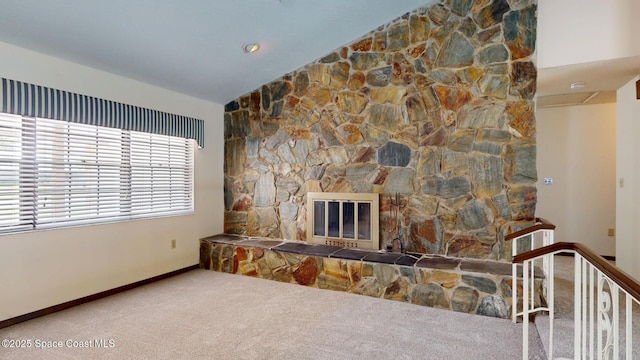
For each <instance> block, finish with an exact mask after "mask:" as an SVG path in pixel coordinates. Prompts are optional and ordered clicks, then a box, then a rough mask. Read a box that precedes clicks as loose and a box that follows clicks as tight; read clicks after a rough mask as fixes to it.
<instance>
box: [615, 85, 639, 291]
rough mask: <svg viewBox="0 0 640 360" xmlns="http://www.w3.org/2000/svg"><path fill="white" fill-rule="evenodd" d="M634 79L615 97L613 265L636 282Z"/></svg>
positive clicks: (636, 125)
mask: <svg viewBox="0 0 640 360" xmlns="http://www.w3.org/2000/svg"><path fill="white" fill-rule="evenodd" d="M638 79H640V77H636V78H635V79H633V80H632V81H630V82H629V83H627V84H626V85H624V86H623V87H622V88H620V89H618V94H617V98H618V100H617V109H616V111H617V113H618V119H617V121H618V130H617V139H618V146H617V150H616V161H617V171H616V178H617V179H618V181H620V179H622V180H623V182H624V184H623V187H621V186H620V184H619V183H617V184H616V185H617V187H616V189H617V191H616V213H617V218H616V227H617V229H618V242H617V246H616V252H617V256H616V265H618V267H620V268H621V269H622V270H623V271H625V272H626V273H628V274H629V275H631V276H633V277H635V278H636V279H640V261H638V259H640V246H639V245H638V242H639V241H640V146H639V145H638V142H637V138H638V134H640V100H636V85H635V82H636V80H638Z"/></svg>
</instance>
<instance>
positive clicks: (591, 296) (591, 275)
mask: <svg viewBox="0 0 640 360" xmlns="http://www.w3.org/2000/svg"><path fill="white" fill-rule="evenodd" d="M588 266H589V358H590V359H593V351H594V349H595V347H594V343H595V323H596V319H595V318H594V317H595V316H596V315H595V314H596V306H595V293H596V288H595V276H596V275H595V270H596V269H595V268H594V267H593V265H591V264H589V265H588Z"/></svg>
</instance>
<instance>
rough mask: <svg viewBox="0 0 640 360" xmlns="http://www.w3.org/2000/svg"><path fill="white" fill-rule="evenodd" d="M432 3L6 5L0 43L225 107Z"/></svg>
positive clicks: (271, 0) (55, 0)
mask: <svg viewBox="0 0 640 360" xmlns="http://www.w3.org/2000/svg"><path fill="white" fill-rule="evenodd" d="M433 2H435V0H429V1H427V0H393V1H388V0H348V1H345V0H321V1H312V0H184V1H178V0H134V1H132V0H91V1H86V0H51V1H42V0H0V41H2V42H6V43H9V44H13V45H16V46H20V47H23V48H27V49H30V50H34V51H37V52H40V53H44V54H48V55H52V56H55V57H58V58H62V59H65V60H69V61H72V62H75V63H79V64H82V65H86V66H89V67H93V68H96V69H100V70H104V71H108V72H111V73H114V74H118V75H122V76H126V77H129V78H132V79H136V80H139V81H142V82H145V83H149V84H152V85H156V86H159V87H163V88H167V89H170V90H174V91H177V92H180V93H184V94H187V95H191V96H194V97H197V98H201V99H205V100H209V101H213V102H216V103H226V102H228V101H230V100H232V99H234V98H237V97H238V96H240V95H242V94H244V93H246V92H248V91H251V90H253V89H255V88H257V87H259V86H261V85H262V84H264V83H266V82H269V81H271V80H273V79H275V78H277V77H279V76H281V75H283V74H285V73H288V72H290V71H293V70H295V69H297V68H299V67H300V66H303V65H305V64H307V63H309V62H311V61H313V60H316V59H317V58H319V57H321V56H324V55H326V54H327V53H329V52H330V51H331V50H334V49H336V48H338V47H339V46H341V45H343V44H346V43H348V42H351V41H352V40H355V39H356V38H358V37H360V36H362V35H364V34H366V33H367V32H369V31H371V30H373V29H375V28H377V27H378V26H380V25H382V24H386V23H387V22H389V21H390V20H393V19H394V18H396V17H398V16H401V15H402V14H404V13H406V12H408V11H411V10H413V9H415V8H418V7H420V6H422V5H425V4H427V3H433ZM252 42H259V43H260V46H261V48H260V50H259V51H258V52H256V53H253V54H246V53H244V51H243V45H245V44H247V43H252Z"/></svg>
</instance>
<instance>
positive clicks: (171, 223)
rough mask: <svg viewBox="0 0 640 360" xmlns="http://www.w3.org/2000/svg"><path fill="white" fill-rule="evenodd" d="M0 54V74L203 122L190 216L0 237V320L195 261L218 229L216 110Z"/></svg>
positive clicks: (108, 77) (30, 57)
mask: <svg viewBox="0 0 640 360" xmlns="http://www.w3.org/2000/svg"><path fill="white" fill-rule="evenodd" d="M0 54H1V55H0V77H5V78H10V79H15V80H20V81H26V82H30V83H35V84H39V85H44V86H49V87H53V88H58V89H62V90H68V91H72V92H77V93H82V94H87V95H92V96H96V97H100V98H105V99H109V100H115V101H120V102H124V103H127V104H132V105H138V106H143V107H148V108H152V109H157V110H162V111H167V112H172V113H176V114H180V115H185V116H190V117H195V118H199V119H203V120H205V147H204V149H198V150H196V156H195V168H196V172H195V214H194V215H188V216H177V217H166V218H160V219H153V220H139V221H129V222H120V223H114V224H105V225H92V226H84V227H76V228H70V229H64V230H47V231H37V232H29V233H21V234H13V235H2V236H0V289H1V290H0V320H5V319H8V318H12V317H16V316H19V315H23V314H26V313H29V312H32V311H36V310H40V309H43V308H46V307H49V306H52V305H56V304H59V303H63V302H66V301H69V300H73V299H77V298H80V297H83V296H87V295H91V294H94V293H98V292H101V291H104V290H109V289H112V288H115V287H118V286H121V285H126V284H130V283H132V282H136V281H139V280H143V279H146V278H150V277H153V276H156V275H160V274H164V273H167V272H170V271H173V270H177V269H181V268H184V267H187V266H190V265H194V264H197V263H198V260H199V259H198V258H199V250H198V249H199V243H198V240H199V239H200V238H202V237H205V236H209V235H213V234H217V233H221V232H222V231H223V217H224V216H223V214H224V205H223V174H222V169H223V153H224V149H223V143H224V141H223V134H224V130H223V129H224V121H223V106H222V105H219V104H215V103H211V102H207V101H203V100H200V99H196V98H193V97H189V96H185V95H182V94H178V93H175V92H171V91H168V90H164V89H161V88H158V87H154V86H150V85H147V84H144V83H140V82H137V81H133V80H130V79H127V78H123V77H120V76H115V75H113V74H109V73H105V72H102V71H98V70H95V69H91V68H87V67H84V66H80V65H77V64H74V63H70V62H67V61H63V60H60V59H56V58H53V57H50V56H45V55H42V54H38V53H35V52H31V51H28V50H25V49H22V48H18V47H15V46H12V45H8V44H5V43H0ZM171 239H176V240H177V248H176V249H170V241H171Z"/></svg>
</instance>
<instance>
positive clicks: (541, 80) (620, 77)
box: [537, 56, 640, 107]
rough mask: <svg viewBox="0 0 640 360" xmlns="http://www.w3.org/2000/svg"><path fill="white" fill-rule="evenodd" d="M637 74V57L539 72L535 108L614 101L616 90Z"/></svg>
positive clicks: (639, 57) (547, 69)
mask: <svg viewBox="0 0 640 360" xmlns="http://www.w3.org/2000/svg"><path fill="white" fill-rule="evenodd" d="M639 74H640V56H635V57H628V58H621V59H614V60H606V61H597V62H590V63H583V64H574V65H568V66H559V67H552V68H544V69H538V83H537V106H538V107H554V106H568V105H587V104H601V103H612V102H616V90H617V89H619V88H620V87H621V86H622V85H624V84H626V83H628V82H629V81H630V80H631V79H633V78H634V77H635V76H637V75H639ZM572 83H581V84H582V86H581V87H578V88H576V89H571V84H572Z"/></svg>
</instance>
